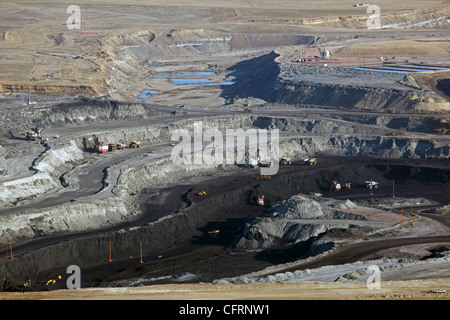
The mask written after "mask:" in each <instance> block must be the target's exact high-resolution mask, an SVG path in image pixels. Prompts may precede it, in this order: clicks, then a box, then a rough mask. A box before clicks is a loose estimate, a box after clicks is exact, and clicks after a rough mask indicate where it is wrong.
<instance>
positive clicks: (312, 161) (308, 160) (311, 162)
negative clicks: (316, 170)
mask: <svg viewBox="0 0 450 320" xmlns="http://www.w3.org/2000/svg"><path fill="white" fill-rule="evenodd" d="M303 161H304V163H305V164H306V165H310V166H312V165H315V164H317V158H306V159H305V160H303Z"/></svg>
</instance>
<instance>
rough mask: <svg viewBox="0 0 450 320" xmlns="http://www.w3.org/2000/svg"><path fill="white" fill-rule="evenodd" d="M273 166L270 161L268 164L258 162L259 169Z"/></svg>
mask: <svg viewBox="0 0 450 320" xmlns="http://www.w3.org/2000/svg"><path fill="white" fill-rule="evenodd" d="M272 166H273V162H272V161H269V162H268V163H262V162H261V161H259V160H258V167H268V168H271V167H272Z"/></svg>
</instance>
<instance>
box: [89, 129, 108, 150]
mask: <svg viewBox="0 0 450 320" xmlns="http://www.w3.org/2000/svg"><path fill="white" fill-rule="evenodd" d="M92 138H93V139H94V143H95V146H94V149H95V151H97V152H98V153H102V152H107V151H108V150H109V147H108V145H107V144H106V143H104V142H103V141H102V142H100V141H99V140H98V137H97V136H96V135H95V134H93V135H92Z"/></svg>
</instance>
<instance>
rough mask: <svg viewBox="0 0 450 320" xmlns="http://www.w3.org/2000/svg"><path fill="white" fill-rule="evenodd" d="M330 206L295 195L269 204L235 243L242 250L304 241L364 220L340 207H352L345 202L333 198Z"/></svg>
mask: <svg viewBox="0 0 450 320" xmlns="http://www.w3.org/2000/svg"><path fill="white" fill-rule="evenodd" d="M332 205H333V206H334V208H333V207H331V206H329V204H327V203H326V202H324V201H322V203H321V202H319V201H316V200H314V199H313V198H312V197H309V196H306V195H302V194H300V195H295V196H293V197H291V198H290V199H288V200H286V201H284V202H283V203H281V204H279V205H277V206H275V207H272V208H271V210H270V211H269V213H268V214H267V215H265V216H264V217H261V218H257V219H255V220H253V221H251V222H250V223H248V224H247V226H246V230H245V231H244V234H243V236H242V238H241V239H240V240H239V242H238V244H237V246H238V247H239V248H242V249H263V248H269V247H275V246H280V245H284V244H292V243H296V242H299V241H306V240H309V239H311V238H313V237H317V236H318V235H320V234H322V233H324V232H326V231H328V230H331V229H334V228H354V227H357V225H356V222H355V223H353V222H352V220H364V219H365V218H364V217H363V216H360V215H356V214H352V213H349V212H345V211H342V210H345V209H348V208H354V207H356V205H355V204H354V203H353V202H351V201H349V200H346V201H333V204H332Z"/></svg>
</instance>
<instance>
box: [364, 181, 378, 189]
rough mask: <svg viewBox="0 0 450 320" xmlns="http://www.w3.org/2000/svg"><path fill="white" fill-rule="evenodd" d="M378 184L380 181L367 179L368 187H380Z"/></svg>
mask: <svg viewBox="0 0 450 320" xmlns="http://www.w3.org/2000/svg"><path fill="white" fill-rule="evenodd" d="M378 185H379V182H376V181H372V180H368V181H366V186H367V188H374V189H378Z"/></svg>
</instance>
